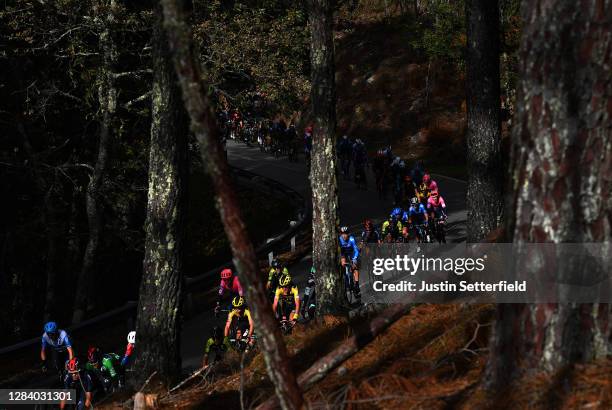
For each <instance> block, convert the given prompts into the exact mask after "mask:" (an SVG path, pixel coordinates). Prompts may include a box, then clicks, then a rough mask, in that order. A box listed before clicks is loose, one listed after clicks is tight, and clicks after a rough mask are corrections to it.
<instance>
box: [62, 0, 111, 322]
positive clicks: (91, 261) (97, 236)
mask: <svg viewBox="0 0 612 410" xmlns="http://www.w3.org/2000/svg"><path fill="white" fill-rule="evenodd" d="M94 7H95V13H96V17H95V21H96V23H97V25H98V26H99V27H100V30H101V31H100V35H99V39H98V41H99V43H100V49H101V51H102V54H103V56H104V57H103V60H104V61H103V64H102V66H101V67H100V69H99V73H98V100H99V105H100V117H101V118H100V135H99V142H98V156H97V158H96V164H95V167H94V171H93V173H92V175H91V176H90V180H89V184H88V185H87V190H86V193H85V203H86V211H87V225H88V229H89V240H88V242H87V246H86V248H85V254H84V256H83V266H82V268H81V272H80V275H79V279H78V281H77V288H76V294H75V308H74V314H73V316H72V323H78V322H80V321H81V320H83V318H84V317H85V313H86V312H87V311H88V310H91V309H92V308H93V304H94V302H95V301H94V295H95V277H96V273H97V269H96V268H97V263H98V254H99V248H100V240H101V237H102V229H103V223H104V221H103V209H102V192H103V188H104V179H105V177H106V170H107V165H108V153H109V148H110V144H111V139H112V135H111V133H112V121H113V117H114V114H115V109H116V105H117V90H116V88H115V80H114V70H115V67H116V64H117V50H116V47H115V42H114V40H113V30H112V29H113V27H112V26H113V25H114V23H115V15H114V13H115V9H116V7H117V5H116V2H115V0H110V1H108V0H100V1H99V2H98V3H96V5H95V6H94ZM104 12H106V15H101V14H100V13H104Z"/></svg>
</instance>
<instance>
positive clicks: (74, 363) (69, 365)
mask: <svg viewBox="0 0 612 410" xmlns="http://www.w3.org/2000/svg"><path fill="white" fill-rule="evenodd" d="M80 370H81V367H80V366H79V359H77V358H76V357H73V358H72V359H70V360H66V371H67V372H68V373H78V372H79V371H80Z"/></svg>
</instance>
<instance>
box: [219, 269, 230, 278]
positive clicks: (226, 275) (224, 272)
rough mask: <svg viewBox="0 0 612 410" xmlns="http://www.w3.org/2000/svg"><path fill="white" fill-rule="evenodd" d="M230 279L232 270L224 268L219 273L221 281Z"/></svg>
mask: <svg viewBox="0 0 612 410" xmlns="http://www.w3.org/2000/svg"><path fill="white" fill-rule="evenodd" d="M231 277H232V270H231V269H230V268H225V269H223V270H222V271H221V279H229V278H231Z"/></svg>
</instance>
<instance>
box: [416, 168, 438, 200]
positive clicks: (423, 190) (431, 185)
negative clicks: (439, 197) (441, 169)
mask: <svg viewBox="0 0 612 410" xmlns="http://www.w3.org/2000/svg"><path fill="white" fill-rule="evenodd" d="M432 189H438V184H437V183H436V181H434V180H432V179H431V176H430V175H429V174H425V175H423V180H422V181H421V183H420V184H419V187H418V193H419V199H420V200H421V202H422V203H423V204H427V200H428V199H429V194H430V192H431V191H432Z"/></svg>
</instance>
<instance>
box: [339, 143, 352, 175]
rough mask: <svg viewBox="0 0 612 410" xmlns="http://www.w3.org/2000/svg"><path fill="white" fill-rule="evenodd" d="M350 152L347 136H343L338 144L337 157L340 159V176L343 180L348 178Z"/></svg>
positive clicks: (350, 147)
mask: <svg viewBox="0 0 612 410" xmlns="http://www.w3.org/2000/svg"><path fill="white" fill-rule="evenodd" d="M352 150H353V147H352V144H351V142H350V141H349V138H348V135H345V136H343V137H342V140H341V141H340V143H339V144H338V156H339V157H340V167H341V170H342V175H343V176H344V178H345V179H348V178H349V172H350V165H351V156H352Z"/></svg>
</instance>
